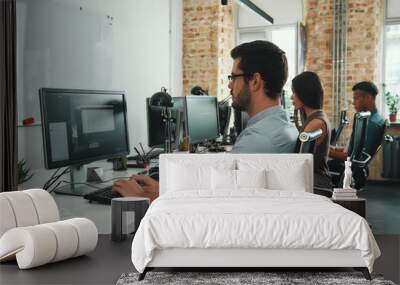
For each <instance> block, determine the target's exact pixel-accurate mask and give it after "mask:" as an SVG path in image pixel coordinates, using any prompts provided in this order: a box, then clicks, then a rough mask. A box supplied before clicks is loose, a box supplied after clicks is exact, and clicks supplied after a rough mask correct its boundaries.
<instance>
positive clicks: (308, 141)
mask: <svg viewBox="0 0 400 285" xmlns="http://www.w3.org/2000/svg"><path fill="white" fill-rule="evenodd" d="M321 135H322V130H321V129H317V130H315V131H312V132H301V133H300V135H299V141H300V148H299V150H298V153H312V154H313V153H314V151H315V142H316V140H317V139H318V138H319V137H320V136H321Z"/></svg>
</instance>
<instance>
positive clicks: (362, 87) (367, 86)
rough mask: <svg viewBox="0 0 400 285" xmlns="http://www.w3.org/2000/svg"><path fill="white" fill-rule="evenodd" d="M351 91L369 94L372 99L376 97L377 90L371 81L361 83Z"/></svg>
mask: <svg viewBox="0 0 400 285" xmlns="http://www.w3.org/2000/svg"><path fill="white" fill-rule="evenodd" d="M352 90H353V91H357V90H359V91H364V92H366V93H369V94H371V95H372V96H373V97H374V98H375V97H376V95H378V88H377V87H376V85H375V84H374V83H372V82H371V81H361V82H358V83H357V84H356V85H354V86H353V89H352Z"/></svg>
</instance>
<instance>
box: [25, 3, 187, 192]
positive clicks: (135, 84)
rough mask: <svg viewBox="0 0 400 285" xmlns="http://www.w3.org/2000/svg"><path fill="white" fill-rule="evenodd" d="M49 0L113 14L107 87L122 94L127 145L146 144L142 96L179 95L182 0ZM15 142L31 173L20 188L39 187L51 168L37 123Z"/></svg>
mask: <svg viewBox="0 0 400 285" xmlns="http://www.w3.org/2000/svg"><path fill="white" fill-rule="evenodd" d="M49 1H62V2H63V3H68V4H70V5H78V6H82V7H83V8H84V9H92V10H94V11H98V12H101V13H104V14H106V15H111V16H113V17H114V20H113V50H112V54H113V58H112V89H114V90H124V91H126V94H127V108H128V123H129V136H130V145H131V149H132V150H133V146H134V145H137V144H138V143H139V142H142V143H143V144H144V145H147V131H146V109H145V98H146V97H150V96H151V95H152V94H154V93H155V92H157V91H158V90H160V88H161V87H162V86H165V87H166V88H167V89H170V90H172V91H173V93H174V94H172V95H174V96H177V95H180V94H181V93H182V91H181V90H182V68H181V66H182V64H181V62H182V43H181V42H182V0H170V1H171V2H170V1H166V0H113V1H109V0H68V2H67V1H65V0H49ZM37 16H38V17H44V15H37ZM76 28H77V29H79V27H76ZM22 30H23V29H22ZM24 38H25V37H24V36H22V37H19V40H20V41H21V40H23V39H24ZM25 44H26V43H25ZM19 48H21V44H20V45H19ZM22 52H23V51H22ZM19 73H20V72H19ZM18 140H19V148H18V150H19V152H18V157H19V159H26V161H27V163H28V165H29V166H30V167H31V168H32V169H33V171H34V172H35V176H34V178H33V179H32V180H31V181H29V182H27V183H26V184H25V185H24V187H40V186H42V185H43V183H44V182H45V180H46V179H47V178H48V176H49V173H51V172H53V171H47V170H45V169H44V161H43V146H42V134H41V126H30V127H19V128H18Z"/></svg>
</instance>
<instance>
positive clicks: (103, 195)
mask: <svg viewBox="0 0 400 285" xmlns="http://www.w3.org/2000/svg"><path fill="white" fill-rule="evenodd" d="M111 189H112V186H108V187H105V188H102V189H99V190H96V191H94V192H91V193H89V194H86V195H85V196H83V198H85V199H86V200H89V203H91V202H97V203H100V204H105V205H111V199H112V198H118V197H121V195H119V194H118V193H115V192H112V191H111Z"/></svg>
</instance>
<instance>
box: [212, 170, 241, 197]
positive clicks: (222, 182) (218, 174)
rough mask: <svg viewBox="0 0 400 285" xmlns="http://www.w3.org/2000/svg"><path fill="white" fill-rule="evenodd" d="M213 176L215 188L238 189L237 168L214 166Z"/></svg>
mask: <svg viewBox="0 0 400 285" xmlns="http://www.w3.org/2000/svg"><path fill="white" fill-rule="evenodd" d="M211 177H212V179H211V181H212V186H211V187H212V189H213V190H229V191H232V190H236V184H237V183H236V170H232V169H218V168H214V167H213V168H212V170H211Z"/></svg>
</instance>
